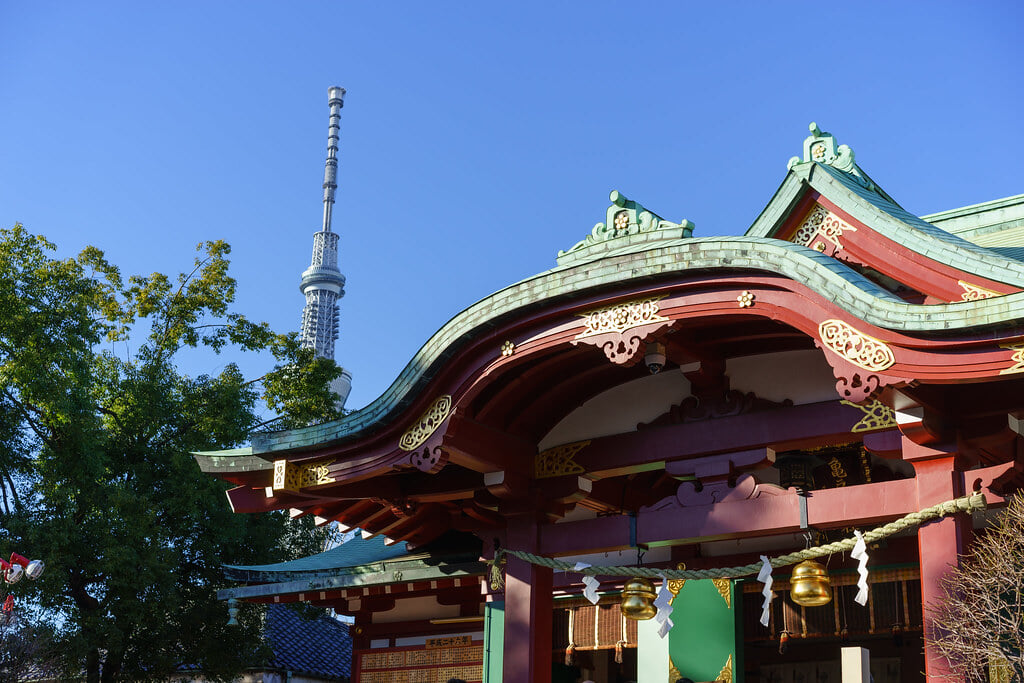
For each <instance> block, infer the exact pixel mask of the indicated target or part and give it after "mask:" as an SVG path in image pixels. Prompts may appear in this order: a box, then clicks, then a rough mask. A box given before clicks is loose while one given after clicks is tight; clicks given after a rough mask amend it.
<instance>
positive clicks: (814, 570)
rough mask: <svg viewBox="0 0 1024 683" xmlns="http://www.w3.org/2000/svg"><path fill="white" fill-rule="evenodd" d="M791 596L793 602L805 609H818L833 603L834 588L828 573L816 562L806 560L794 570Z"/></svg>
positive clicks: (791, 580) (791, 581)
mask: <svg viewBox="0 0 1024 683" xmlns="http://www.w3.org/2000/svg"><path fill="white" fill-rule="evenodd" d="M789 595H790V597H791V598H793V602H795V603H796V604H798V605H803V606H804V607H817V606H818V605H826V604H828V603H829V602H831V601H832V587H831V586H830V585H829V581H828V572H827V571H826V570H825V568H824V567H823V566H821V564H820V563H818V562H815V561H814V560H804V561H803V562H801V563H800V564H798V565H797V566H795V567H794V568H793V576H792V578H791V579H790V589H789Z"/></svg>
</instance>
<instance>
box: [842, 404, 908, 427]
mask: <svg viewBox="0 0 1024 683" xmlns="http://www.w3.org/2000/svg"><path fill="white" fill-rule="evenodd" d="M840 403H842V404H843V405H846V406H853V407H854V408H856V409H857V410H859V411H861V412H863V413H864V417H862V418H861V419H860V422H858V423H857V424H855V425H853V427H851V428H850V431H851V432H853V433H855V434H856V433H860V432H873V431H875V430H876V429H886V428H888V427H895V426H896V413H895V412H894V411H893V409H892V408H890V407H889V406H887V405H885V404H884V403H882V402H881V401H879V400H878V399H875V400H874V401H872V402H871V403H868V404H867V405H861V404H859V403H854V402H853V401H846V400H842V401H840Z"/></svg>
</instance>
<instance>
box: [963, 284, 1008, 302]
mask: <svg viewBox="0 0 1024 683" xmlns="http://www.w3.org/2000/svg"><path fill="white" fill-rule="evenodd" d="M956 283H957V284H958V285H960V286H961V287H963V288H964V293H963V294H961V295H960V300H961V301H978V300H979V299H991V298H992V297H994V296H1002V294H1000V293H999V292H994V291H992V290H991V289H985V288H984V287H981V286H979V285H972V284H971V283H970V282H964V281H963V280H957V281H956Z"/></svg>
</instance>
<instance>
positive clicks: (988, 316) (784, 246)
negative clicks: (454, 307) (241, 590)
mask: <svg viewBox="0 0 1024 683" xmlns="http://www.w3.org/2000/svg"><path fill="white" fill-rule="evenodd" d="M787 182H789V180H788V178H787ZM714 271H727V272H735V271H748V272H750V271H761V272H769V273H774V274H778V275H782V276H783V277H786V278H788V279H791V280H793V281H795V282H798V283H801V284H803V285H805V286H807V287H808V288H810V289H811V290H813V291H817V292H821V293H826V295H827V296H828V298H829V299H830V300H832V301H834V302H835V303H836V305H838V306H839V307H840V308H842V309H843V310H845V311H847V312H848V313H849V314H851V315H852V316H855V317H857V318H859V319H861V320H864V321H866V322H868V323H870V324H872V325H876V326H878V327H881V328H884V329H890V330H893V331H899V332H903V333H909V334H914V333H929V332H942V331H947V332H948V331H968V330H977V329H979V328H986V327H995V326H1001V325H1007V324H1012V323H1015V322H1017V321H1019V320H1021V319H1024V292H1021V293H1018V294H1008V295H1005V296H1000V297H994V298H989V299H981V300H978V301H966V302H956V303H950V304H932V305H927V306H925V305H918V304H910V303H906V302H904V301H903V300H902V299H899V298H898V297H896V296H895V295H893V294H892V293H890V292H888V291H886V290H885V289H882V288H881V287H879V286H877V285H875V284H874V283H873V282H871V281H870V280H868V279H866V278H864V277H863V276H862V275H860V274H859V273H857V272H856V271H854V270H852V269H850V268H849V267H847V266H845V265H843V264H842V263H840V262H839V261H836V260H835V259H833V258H831V257H828V256H825V255H824V254H821V253H819V252H817V251H814V250H813V249H810V248H808V247H805V246H802V245H798V244H794V243H792V242H786V241H782V240H777V239H773V238H767V237H754V236H749V235H744V236H739V237H707V238H683V239H672V240H661V241H658V242H653V243H651V242H648V243H644V244H633V245H629V246H626V247H624V248H622V249H619V250H614V251H610V252H608V253H607V255H606V256H604V257H603V258H601V259H598V260H595V261H591V262H587V263H583V264H578V265H572V266H562V267H558V268H554V269H552V270H549V271H546V272H544V273H540V274H538V275H536V276H533V277H531V278H527V279H526V280H522V281H521V282H518V283H516V284H513V285H510V286H509V287H506V288H505V289H502V290H500V291H498V292H496V293H494V294H492V295H491V296H489V297H486V298H484V299H481V300H480V301H478V302H477V303H475V304H473V305H472V306H470V307H469V308H467V309H465V310H464V311H462V312H461V313H459V314H458V315H456V316H454V317H453V318H452V319H451V320H449V321H448V322H447V323H446V324H445V325H444V326H443V327H442V328H441V329H440V330H438V332H436V333H435V334H434V335H433V336H432V337H431V338H430V339H429V340H428V341H427V343H426V344H424V345H423V347H421V348H420V350H419V351H418V352H417V353H416V355H415V356H414V357H413V358H412V360H411V361H410V362H409V363H408V364H407V365H406V366H405V368H404V369H403V370H402V372H401V373H400V374H399V376H398V377H397V378H396V379H395V381H394V382H392V384H391V386H389V387H388V389H387V390H386V391H385V392H384V393H383V394H381V395H380V396H379V397H378V398H377V399H376V400H374V401H373V402H371V403H370V404H369V405H367V406H366V407H364V408H362V409H360V410H358V411H356V412H354V413H352V414H350V415H347V416H345V417H344V418H342V419H341V420H338V421H335V422H328V423H325V424H321V425H315V426H311V427H304V428H299V429H295V430H290V431H288V432H277V433H272V434H259V435H254V436H253V441H252V446H251V448H245V449H238V450H237V451H217V452H211V453H208V454H196V457H197V459H199V460H200V462H201V464H202V466H203V469H204V470H206V471H211V473H212V470H211V466H212V465H213V461H212V460H211V459H215V461H216V468H215V469H220V468H225V467H227V468H230V465H229V464H228V460H231V459H233V458H232V456H233V455H235V456H236V457H239V458H244V457H246V456H253V455H256V456H258V455H259V454H266V455H270V454H281V453H285V452H292V451H297V450H301V449H303V448H309V447H312V446H314V445H322V444H326V443H332V442H338V441H341V440H350V439H352V438H355V437H357V436H358V435H360V434H361V433H365V432H366V430H369V429H370V428H371V427H372V426H373V425H375V424H379V423H382V421H385V420H386V419H387V418H388V416H389V415H391V414H397V412H399V411H401V410H402V409H403V408H405V407H406V406H407V405H408V404H409V403H411V402H412V401H413V400H414V398H415V396H416V395H417V391H418V390H419V388H420V387H422V386H423V385H424V384H426V383H427V382H429V381H430V380H431V379H432V378H433V376H434V375H435V374H436V372H437V369H438V368H439V367H440V366H441V364H443V362H444V361H445V360H447V359H448V358H450V357H451V356H452V355H453V354H454V353H456V352H457V351H458V349H459V348H460V347H461V346H462V344H463V343H464V342H466V341H468V340H469V339H472V338H473V337H475V336H477V335H478V334H480V333H481V332H489V331H491V330H493V329H494V327H495V326H496V325H497V324H499V321H501V320H503V319H506V318H508V317H510V316H512V315H515V314H518V313H523V312H525V311H526V310H529V309H532V308H535V307H537V306H539V305H548V304H553V303H554V302H556V301H558V300H562V299H565V298H567V297H571V296H580V295H583V294H585V293H593V292H595V291H599V290H602V289H603V290H607V289H610V288H613V287H615V286H621V285H626V284H628V283H630V282H635V281H638V280H664V279H667V278H671V277H673V276H680V275H686V274H691V273H697V272H714ZM254 459H255V458H254ZM246 462H248V461H246Z"/></svg>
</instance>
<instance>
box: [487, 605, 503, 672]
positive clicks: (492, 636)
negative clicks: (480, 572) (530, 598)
mask: <svg viewBox="0 0 1024 683" xmlns="http://www.w3.org/2000/svg"><path fill="white" fill-rule="evenodd" d="M504 652H505V603H504V602H488V603H486V604H484V683H501V672H502V664H503V659H502V655H503V653H504Z"/></svg>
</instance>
